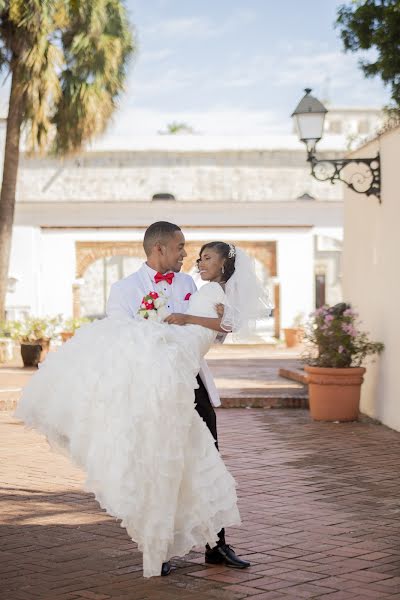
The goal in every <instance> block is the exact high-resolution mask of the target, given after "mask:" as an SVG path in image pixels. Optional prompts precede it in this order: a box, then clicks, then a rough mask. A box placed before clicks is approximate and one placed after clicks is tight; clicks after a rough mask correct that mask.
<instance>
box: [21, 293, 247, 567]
mask: <svg viewBox="0 0 400 600" xmlns="http://www.w3.org/2000/svg"><path fill="white" fill-rule="evenodd" d="M217 302H223V292H222V289H221V288H220V286H219V285H218V284H209V285H207V286H204V287H203V288H202V289H201V290H200V291H199V292H197V293H196V294H193V296H192V297H191V299H190V301H189V308H188V312H189V313H190V314H196V315H200V316H215V304H216V303H217ZM214 337H215V332H212V331H211V330H208V329H205V328H202V327H199V326H196V325H187V326H185V327H179V326H176V325H166V324H162V323H157V322H149V321H143V320H132V319H126V320H124V319H112V318H109V319H104V320H102V321H96V322H94V323H92V324H90V325H87V326H84V327H82V328H81V329H80V330H79V331H78V332H77V333H76V334H75V336H74V337H73V338H72V339H71V340H70V341H69V342H67V343H66V344H64V345H63V346H62V347H61V348H60V349H59V350H57V352H54V353H50V354H49V355H48V357H47V358H46V360H45V362H44V363H43V364H42V365H41V367H40V369H39V371H38V373H37V374H36V375H35V376H33V377H32V379H31V381H30V382H29V384H28V385H27V387H26V388H25V390H24V392H23V395H22V398H21V400H20V402H19V405H18V408H17V410H16V413H15V415H16V417H17V418H19V419H21V420H22V421H24V422H25V424H26V425H27V426H28V427H33V428H36V429H38V430H39V431H40V432H42V433H43V434H44V435H46V436H47V439H48V441H49V443H50V444H51V445H52V446H54V447H57V448H59V449H61V450H63V451H64V452H66V453H67V454H68V456H70V457H71V458H72V459H73V460H74V461H75V462H76V463H77V464H78V465H80V466H81V467H82V468H83V469H84V470H85V471H86V476H87V479H86V488H87V489H88V490H89V491H91V492H93V493H94V494H95V497H96V499H97V501H98V502H99V504H100V505H101V506H102V508H104V509H105V510H106V511H107V512H108V513H109V514H110V515H112V516H115V517H117V518H119V519H121V521H122V522H121V525H122V526H123V527H125V528H126V529H127V531H128V533H129V535H130V536H131V538H132V539H133V540H135V541H136V542H137V544H138V547H139V549H140V550H141V551H142V552H143V572H144V576H145V577H151V576H154V575H159V574H160V570H161V564H162V562H163V561H166V560H168V559H169V558H171V557H172V556H183V555H184V554H187V553H188V552H189V551H190V550H191V549H192V548H193V547H194V546H197V545H204V544H206V543H209V544H210V545H211V546H213V545H215V542H216V541H217V533H218V532H219V531H220V529H221V528H222V527H227V526H231V525H238V524H239V523H240V517H239V512H238V509H237V497H236V490H235V481H234V479H233V478H232V476H231V475H230V474H229V472H228V471H227V469H226V467H225V465H224V462H223V461H222V459H221V457H220V455H219V453H218V451H217V450H216V448H215V445H214V440H213V438H212V435H211V433H210V432H209V430H208V428H207V426H206V425H205V423H204V421H203V420H202V419H201V418H200V417H199V415H198V414H197V412H196V411H195V410H194V389H195V388H196V387H198V386H197V381H196V375H197V373H198V371H199V364H200V360H201V358H202V356H203V355H204V354H205V352H206V351H207V350H208V348H209V346H210V345H211V343H212V341H213V339H214Z"/></svg>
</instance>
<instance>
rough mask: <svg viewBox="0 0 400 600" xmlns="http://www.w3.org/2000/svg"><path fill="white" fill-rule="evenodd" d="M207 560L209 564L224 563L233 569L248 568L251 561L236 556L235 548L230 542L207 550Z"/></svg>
mask: <svg viewBox="0 0 400 600" xmlns="http://www.w3.org/2000/svg"><path fill="white" fill-rule="evenodd" d="M205 560H206V563H207V564H209V565H222V564H223V565H226V566H227V567H232V568H233V569H246V568H247V567H250V563H249V562H248V561H247V560H243V559H241V558H239V557H238V556H236V554H235V552H234V550H233V548H232V547H231V546H229V545H228V544H222V545H221V546H216V547H215V548H213V549H212V550H206V553H205Z"/></svg>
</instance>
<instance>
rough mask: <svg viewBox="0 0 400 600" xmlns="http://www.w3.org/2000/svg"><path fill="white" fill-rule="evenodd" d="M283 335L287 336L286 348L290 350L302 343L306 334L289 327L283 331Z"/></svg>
mask: <svg viewBox="0 0 400 600" xmlns="http://www.w3.org/2000/svg"><path fill="white" fill-rule="evenodd" d="M283 334H284V336H285V344H286V346H287V347H288V348H293V347H294V346H298V345H299V344H300V343H301V341H302V339H303V335H304V332H303V330H302V329H298V328H297V327H289V328H287V329H284V330H283Z"/></svg>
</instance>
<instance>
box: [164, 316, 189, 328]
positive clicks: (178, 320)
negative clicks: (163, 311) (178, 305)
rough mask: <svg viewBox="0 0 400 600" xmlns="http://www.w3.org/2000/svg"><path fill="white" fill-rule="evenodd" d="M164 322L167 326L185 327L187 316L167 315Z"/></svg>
mask: <svg viewBox="0 0 400 600" xmlns="http://www.w3.org/2000/svg"><path fill="white" fill-rule="evenodd" d="M164 321H165V323H168V324H169V325H187V323H188V319H187V315H184V314H183V313H172V314H171V315H168V317H166V318H165V319H164Z"/></svg>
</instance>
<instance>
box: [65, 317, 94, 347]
mask: <svg viewBox="0 0 400 600" xmlns="http://www.w3.org/2000/svg"><path fill="white" fill-rule="evenodd" d="M89 322H90V319H88V318H86V317H82V318H80V319H74V318H72V317H71V318H70V319H66V320H65V321H63V323H62V331H61V332H60V335H61V339H62V341H63V342H66V341H68V340H69V339H70V338H72V336H73V335H74V334H75V331H76V330H77V329H79V327H80V326H81V325H84V324H85V323H89Z"/></svg>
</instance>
